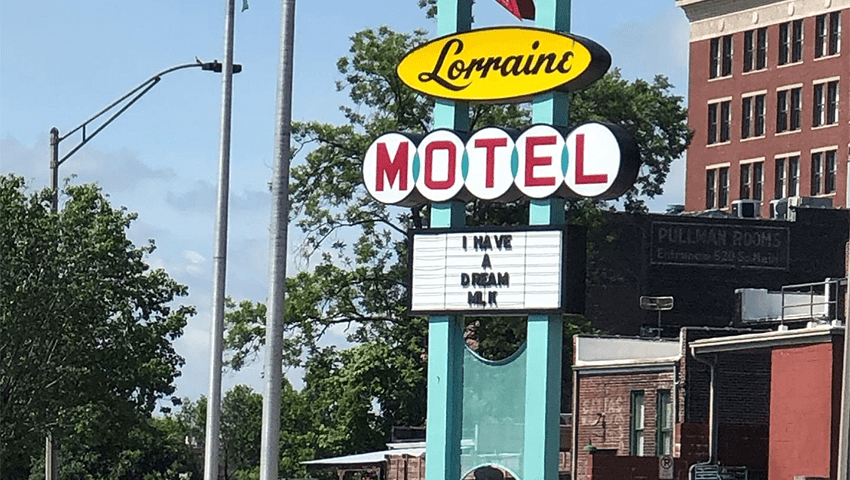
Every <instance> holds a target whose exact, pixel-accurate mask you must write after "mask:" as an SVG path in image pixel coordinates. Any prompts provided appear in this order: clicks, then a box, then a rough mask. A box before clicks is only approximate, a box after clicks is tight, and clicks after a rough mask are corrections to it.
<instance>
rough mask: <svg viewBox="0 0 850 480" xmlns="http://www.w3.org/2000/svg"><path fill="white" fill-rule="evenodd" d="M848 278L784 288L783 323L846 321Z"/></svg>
mask: <svg viewBox="0 0 850 480" xmlns="http://www.w3.org/2000/svg"><path fill="white" fill-rule="evenodd" d="M846 289H847V279H846V278H827V279H826V280H824V281H822V282H814V283H802V284H798V285H786V286H783V287H782V292H781V293H782V310H781V311H782V316H781V318H780V321H781V322H787V321H800V320H808V321H825V322H831V321H833V320H844V308H843V307H844V298H845V294H846V293H845V292H846Z"/></svg>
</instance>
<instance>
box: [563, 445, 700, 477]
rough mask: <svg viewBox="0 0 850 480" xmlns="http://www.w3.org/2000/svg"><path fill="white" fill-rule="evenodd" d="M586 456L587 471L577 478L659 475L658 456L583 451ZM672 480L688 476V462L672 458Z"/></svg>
mask: <svg viewBox="0 0 850 480" xmlns="http://www.w3.org/2000/svg"><path fill="white" fill-rule="evenodd" d="M584 456H585V457H586V458H587V460H586V463H587V466H588V468H587V473H586V474H585V476H583V477H576V478H577V479H579V480H591V479H592V480H623V479H631V478H634V479H642V480H657V479H658V476H659V466H658V457H619V456H616V455H611V454H610V452H605V451H603V452H595V453H587V452H585V453H584ZM673 478H674V480H686V479H687V478H688V463H687V462H685V460H683V459H678V458H677V459H674V463H673Z"/></svg>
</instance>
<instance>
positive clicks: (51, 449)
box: [44, 57, 242, 480]
mask: <svg viewBox="0 0 850 480" xmlns="http://www.w3.org/2000/svg"><path fill="white" fill-rule="evenodd" d="M225 62H226V63H228V65H232V68H228V69H227V71H228V72H232V73H239V72H241V71H242V66H241V65H238V64H233V63H232V60H231V61H230V62H228V61H227V60H225ZM222 67H223V65H222V64H220V63H219V62H218V60H213V61H212V62H201V61H200V60H197V57H196V61H195V63H186V64H183V65H177V66H174V67H171V68H167V69H165V70H163V71H161V72H159V73H157V74H156V75H154V76H152V77H151V78H149V79H147V80H145V81H144V82H142V83H141V84H140V85H139V86H137V87H136V88H134V89H132V90H130V91H129V92H127V93H126V94H125V95H124V96H122V97H121V98H119V99H118V100H115V101H114V102H112V103H110V104H109V105H107V106H106V107H104V108H103V109H102V110H101V111H99V112H98V113H96V114H95V115H94V116H92V117H91V118H89V119H88V120H86V121H85V122H83V123H81V124H80V125H78V126H77V127H76V128H74V129H73V130H71V131H70V132H68V133H66V134H65V135H63V136H59V129H58V128H56V127H53V128H51V129H50V189H51V191H52V193H53V198H52V201H51V203H50V210H51V211H52V212H53V213H56V212H58V211H59V166H60V165H62V164H63V163H65V161H66V160H68V159H69V158H71V156H72V155H74V154H75V153H77V151H78V150H79V149H80V148H82V147H83V145H85V144H86V143H88V142H89V141H90V140H91V139H92V138H94V137H95V136H96V135H97V134H98V133H100V132H101V131H103V129H104V128H106V127H107V126H108V125H109V124H110V123H112V122H113V121H114V120H115V119H116V118H118V117H119V116H120V115H121V114H122V113H124V112H125V111H127V109H128V108H130V106H131V105H133V104H134V103H136V101H138V100H139V99H140V98H142V96H144V95H145V94H146V93H148V92H149V91H150V90H151V89H152V88H153V87H154V86H156V84H157V83H159V82H160V80H162V77H163V76H164V75H166V74H168V73H171V72H174V71H177V70H183V69H185V68H200V69H201V70H207V71H212V72H217V73H218V72H221V71H222ZM131 97H132V98H131ZM128 98H129V99H130V101H128V102H127V103H126V104H125V105H124V106H122V107H121V108H120V109H118V111H117V112H115V113H114V114H112V115H111V116H110V117H109V118H108V119H106V121H105V122H103V124H102V125H100V126H99V127H97V128H96V129H95V130H94V132H92V133H91V135H86V127H88V125H89V124H90V123H92V122H93V121H95V120H97V119H98V118H100V117H101V116H103V115H104V114H106V113H107V112H109V111H111V110H112V109H113V108H116V107H117V106H118V105H120V104H121V103H122V102H124V101H125V100H127V99H128ZM78 131H80V132H81V134H82V140H81V141H80V143H78V144H77V145H76V146H74V147H73V148H72V149H71V150H70V151H69V152H68V153H66V154H65V155H64V156H63V157H62V158H59V144H60V143H61V142H62V141H63V140H65V139H67V138H68V137H70V136H71V135H73V134H75V133H77V132H78ZM229 141H230V135H229V119H228V142H229ZM44 450H45V451H44V477H45V480H57V479H58V478H59V476H58V469H59V466H58V455H57V448H56V439H55V438H54V437H53V435H52V434H48V435H47V438H46V439H45V447H44Z"/></svg>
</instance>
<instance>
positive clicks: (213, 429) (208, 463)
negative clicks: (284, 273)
mask: <svg viewBox="0 0 850 480" xmlns="http://www.w3.org/2000/svg"><path fill="white" fill-rule="evenodd" d="M225 3H226V4H225V19H224V75H223V76H222V98H221V143H220V148H219V163H218V201H217V202H216V204H217V212H216V219H215V252H214V253H213V296H212V317H211V318H210V386H209V387H210V388H209V395H208V396H207V421H206V432H205V436H206V442H205V444H204V480H216V479H217V478H218V463H219V432H220V431H221V367H222V358H221V357H222V345H223V343H224V296H225V292H224V286H225V278H226V271H227V204H228V198H229V192H230V118H231V105H232V103H233V102H232V100H233V83H232V80H233V74H232V72H231V69H230V65H232V64H233V10H234V4H235V0H226V2H225ZM225 473H226V472H225Z"/></svg>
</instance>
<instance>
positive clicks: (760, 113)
mask: <svg viewBox="0 0 850 480" xmlns="http://www.w3.org/2000/svg"><path fill="white" fill-rule="evenodd" d="M763 135H764V94H761V95H753V96H751V97H744V98H743V99H741V138H749V137H761V136H763Z"/></svg>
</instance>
